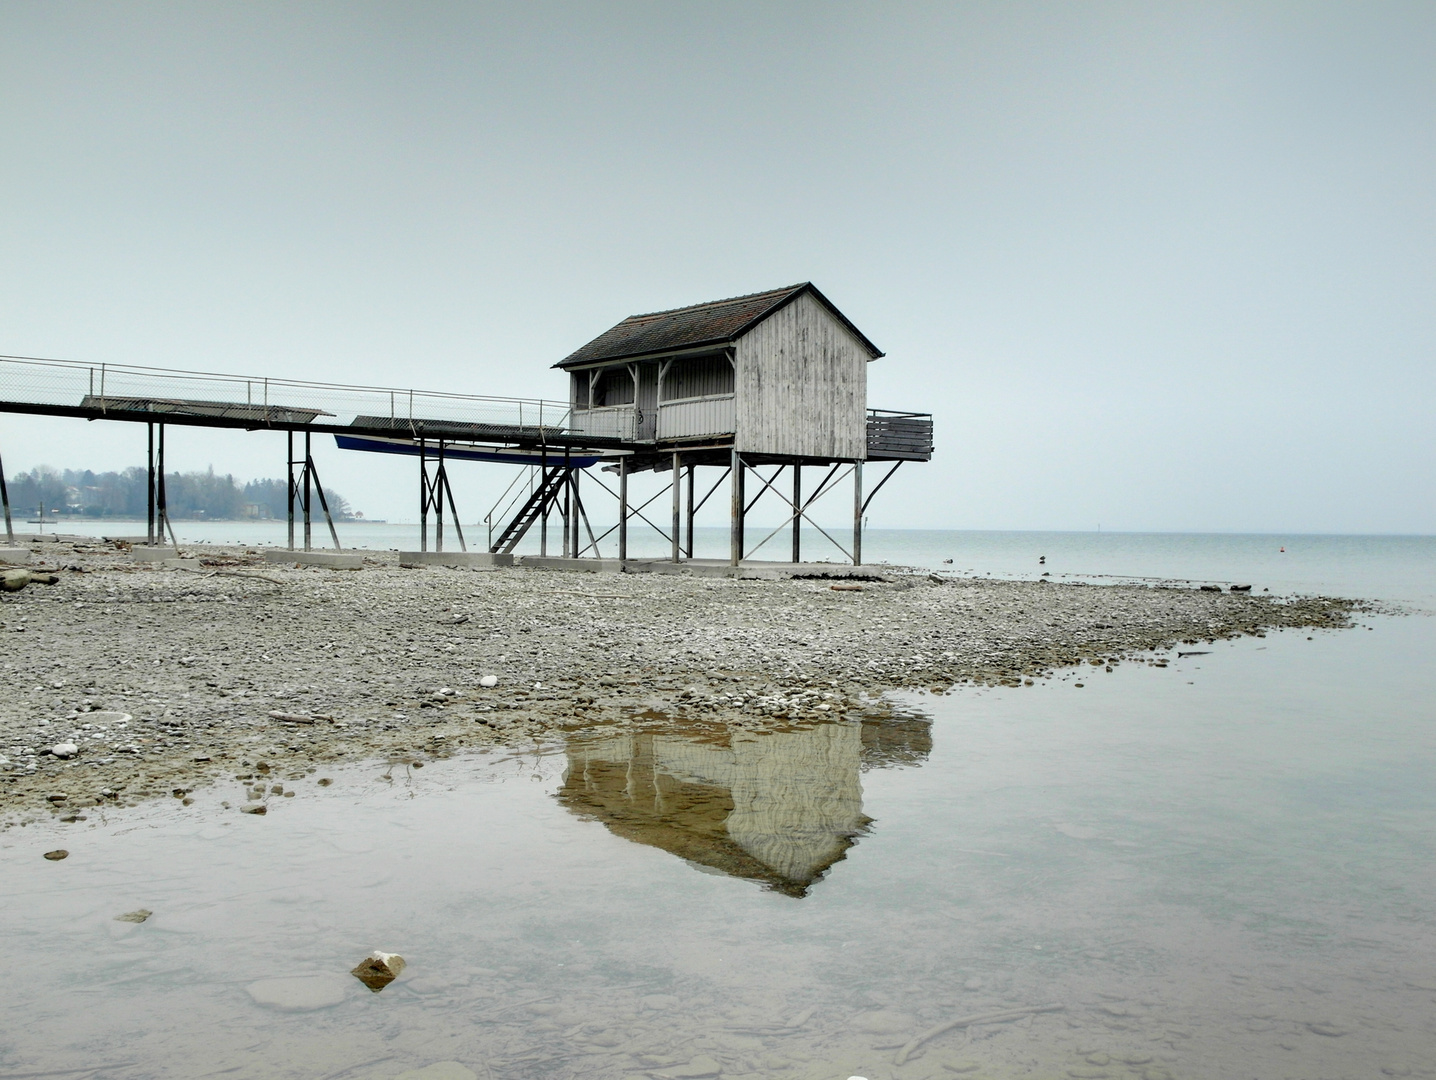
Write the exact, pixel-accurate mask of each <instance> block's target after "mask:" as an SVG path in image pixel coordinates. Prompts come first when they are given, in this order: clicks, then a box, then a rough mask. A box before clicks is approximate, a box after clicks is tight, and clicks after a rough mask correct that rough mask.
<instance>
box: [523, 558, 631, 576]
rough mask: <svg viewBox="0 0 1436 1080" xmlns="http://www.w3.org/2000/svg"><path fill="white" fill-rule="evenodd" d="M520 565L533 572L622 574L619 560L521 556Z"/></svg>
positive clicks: (621, 565)
mask: <svg viewBox="0 0 1436 1080" xmlns="http://www.w3.org/2000/svg"><path fill="white" fill-rule="evenodd" d="M518 565H520V566H526V567H528V568H529V569H531V570H577V571H580V572H582V573H589V574H621V573H623V563H621V562H619V561H618V560H617V559H565V558H562V557H561V556H558V555H520V556H519V558H518Z"/></svg>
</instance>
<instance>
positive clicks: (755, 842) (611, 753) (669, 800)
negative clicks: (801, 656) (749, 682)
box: [558, 723, 931, 897]
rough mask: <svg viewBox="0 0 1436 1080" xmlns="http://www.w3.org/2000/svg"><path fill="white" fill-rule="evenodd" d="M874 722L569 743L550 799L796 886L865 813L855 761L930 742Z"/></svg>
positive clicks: (791, 890)
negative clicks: (561, 776) (886, 732)
mask: <svg viewBox="0 0 1436 1080" xmlns="http://www.w3.org/2000/svg"><path fill="white" fill-rule="evenodd" d="M880 726H882V725H876V724H861V725H860V724H849V723H837V724H823V725H819V726H814V727H809V728H800V729H797V730H793V731H785V732H774V733H765V734H758V733H751V732H737V733H733V734H732V735H731V736H727V737H722V738H716V737H714V736H713V734H712V733H711V732H709V733H706V734H699V733H698V732H696V731H694V732H681V731H672V730H667V731H663V732H640V733H636V734H631V735H621V736H615V737H612V738H607V739H599V740H594V741H588V742H575V743H573V744H570V746H569V749H568V758H569V768H568V772H567V774H566V775H565V777H564V784H563V787H562V788H561V789H560V791H559V793H558V798H559V800H560V801H561V802H562V803H563V804H564V805H565V806H567V807H568V808H569V809H570V810H571V811H573V812H574V813H576V814H579V815H581V816H584V817H593V818H596V819H597V820H599V821H602V822H603V824H604V825H605V826H606V827H607V828H608V829H609V830H610V831H611V832H613V833H614V834H616V835H618V836H621V837H623V838H624V839H626V840H632V841H634V842H635V843H640V844H647V845H650V846H652V847H657V848H662V849H663V850H665V851H669V852H672V853H673V854H675V855H678V856H680V857H681V858H684V859H687V860H689V861H690V862H693V863H697V864H699V865H700V866H707V867H712V868H713V869H716V870H720V871H722V872H723V873H726V874H731V875H733V876H734V877H741V878H748V879H751V880H755V881H762V882H765V883H766V884H767V885H768V886H769V887H770V888H772V889H775V890H777V891H779V892H783V893H786V894H787V895H789V896H795V897H796V896H805V895H806V894H807V892H808V889H809V888H810V887H811V886H812V885H813V883H814V882H816V881H817V880H818V879H819V878H821V877H822V876H823V874H824V873H825V872H826V871H827V869H828V868H829V867H830V866H832V865H833V864H834V863H836V862H838V861H839V860H840V859H842V858H843V856H844V855H845V854H846V853H847V850H848V848H850V847H852V845H853V844H854V843H855V842H856V838H857V836H858V835H859V834H861V833H862V832H863V831H864V830H865V829H866V827H867V826H868V824H869V823H870V822H871V819H870V818H868V817H867V816H866V815H864V814H863V807H862V786H861V783H860V782H859V772H860V770H861V769H862V768H864V767H873V766H875V765H876V766H881V765H884V764H890V763H891V764H898V763H908V762H916V761H920V760H921V759H922V758H923V757H925V756H926V753H927V750H928V748H929V747H930V746H931V740H930V739H928V741H927V742H926V743H923V741H922V740H923V738H925V737H926V736H925V734H924V735H922V736H919V733H918V732H917V730H916V727H915V726H908V727H907V728H905V730H904V731H902V732H893V733H889V735H887V736H882V735H881V734H878V733H870V732H869V730H868V729H869V728H871V727H880ZM920 726H921V727H922V728H923V729H924V731H925V729H926V727H927V725H926V723H922V724H921V725H920ZM919 746H921V749H920V750H919V749H918V747H919Z"/></svg>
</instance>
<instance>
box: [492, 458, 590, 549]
mask: <svg viewBox="0 0 1436 1080" xmlns="http://www.w3.org/2000/svg"><path fill="white" fill-rule="evenodd" d="M570 471H571V470H569V469H565V468H564V467H563V466H562V465H556V466H554V467H553V468H551V469H545V470H544V472H543V478H542V480H540V482H539V483H538V485H537V486H536V487H535V488H534V490H533V492H532V493H531V494H530V495H529V497H528V499H526V500H525V501H524V504H523V505H522V506H520V507H519V510H518V513H516V514H515V515H514V516H513V519H512V520H511V521H510V522H509V523H508V524H507V525H505V526H504V529H503V532H501V533H499V536H498V539H497V540H495V541H494V543H493V545H492V546H491V547H490V548H489V550H490V551H493V552H500V553H503V554H505V555H507V554H510V553H512V552H513V550H514V548H516V547H518V546H519V541H520V540H522V539H523V538H524V534H525V533H527V532H528V531H529V529H530V528H531V527H532V526H533V523H534V522H535V521H537V520H538V519H539V515H541V514H542V513H543V512H544V511H545V510H546V509H547V508H548V507H549V506H551V505H552V504H553V501H554V500H555V499H556V498H558V495H559V492H561V491H562V490H563V485H564V482H565V481H566V480H567V479H568V473H569V472H570Z"/></svg>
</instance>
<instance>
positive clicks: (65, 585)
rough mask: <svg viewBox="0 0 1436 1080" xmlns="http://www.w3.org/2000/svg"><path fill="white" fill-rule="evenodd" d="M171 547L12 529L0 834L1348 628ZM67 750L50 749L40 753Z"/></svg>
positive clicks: (933, 594)
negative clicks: (181, 552)
mask: <svg viewBox="0 0 1436 1080" xmlns="http://www.w3.org/2000/svg"><path fill="white" fill-rule="evenodd" d="M192 551H193V552H194V553H195V554H196V555H197V556H198V557H197V558H196V559H194V560H190V561H189V563H188V565H184V566H178V565H157V564H137V563H135V562H134V561H132V557H131V556H130V555H129V554H128V553H127V552H125V551H123V550H120V549H119V548H117V547H114V546H110V545H104V544H99V543H96V544H81V543H46V544H41V545H36V546H35V548H34V553H35V554H34V561H33V562H32V563H31V564H30V565H31V566H32V567H36V568H55V569H58V570H59V573H60V581H59V583H58V584H55V585H51V586H45V585H32V586H29V587H27V588H25V589H24V590H23V591H21V592H18V593H11V594H3V598H0V635H3V641H4V644H5V648H4V650H3V660H0V663H3V665H4V671H3V675H4V679H5V683H6V686H7V692H6V694H5V695H4V698H3V702H0V820H3V823H4V825H5V826H7V827H8V826H11V825H14V824H16V823H23V822H26V821H30V820H34V819H35V818H36V816H37V815H45V816H51V815H54V816H59V817H76V818H78V817H82V816H83V815H84V814H85V809H86V807H94V806H96V805H123V804H133V803H136V802H138V801H140V800H143V799H146V798H152V797H159V796H164V797H176V798H179V799H185V798H188V797H189V796H190V794H191V792H192V791H193V789H194V788H196V787H198V786H200V785H203V784H206V783H209V782H212V781H213V780H215V779H218V778H220V777H243V778H245V779H246V780H247V781H249V782H250V783H252V785H253V786H252V787H250V788H249V789H248V795H247V798H246V803H245V805H246V807H247V808H248V809H250V810H251V811H253V810H255V809H257V808H259V807H261V806H263V805H264V804H265V802H266V801H267V800H269V799H270V798H282V797H284V795H283V784H282V783H281V784H272V783H270V781H271V780H276V779H283V778H284V777H286V776H287V777H299V776H304V775H309V774H312V773H314V772H315V771H316V770H319V769H320V768H321V767H322V766H323V765H324V764H326V763H329V762H337V761H342V760H360V759H367V758H376V757H380V758H382V757H388V758H390V759H392V760H394V761H406V762H423V761H425V760H429V759H433V758H441V757H445V756H448V755H449V754H451V753H453V752H455V751H457V750H459V749H461V748H464V747H475V746H489V745H496V744H510V745H524V744H530V743H532V742H533V741H534V740H535V739H542V738H545V737H546V736H547V735H549V734H551V733H556V732H559V731H574V730H585V729H602V728H614V729H619V730H622V729H624V728H627V727H632V726H634V725H642V724H645V723H648V722H652V721H655V720H658V719H660V718H662V717H666V716H679V717H683V718H685V719H694V718H702V719H704V720H707V721H710V722H712V723H715V724H720V725H725V726H731V727H736V728H745V727H746V728H763V727H771V726H775V725H776V726H788V725H792V724H795V723H799V724H800V723H803V722H805V721H816V720H821V719H828V718H832V717H835V716H842V715H847V714H849V713H851V712H856V711H862V712H864V713H871V711H872V710H873V709H875V708H876V709H881V708H882V707H883V706H882V702H881V700H880V695H881V694H882V693H883V692H884V691H887V690H891V689H927V690H935V691H944V690H946V689H948V688H950V687H952V686H953V685H955V684H959V683H979V684H1002V685H1021V684H1022V683H1023V682H1024V681H1025V680H1028V679H1032V680H1038V679H1045V678H1066V679H1067V680H1068V682H1069V683H1070V684H1071V685H1072V686H1073V687H1074V688H1075V687H1077V686H1080V685H1082V679H1083V678H1094V679H1095V678H1101V677H1102V676H1103V674H1104V673H1105V671H1106V670H1108V669H1111V668H1113V667H1114V666H1116V665H1118V664H1120V663H1123V662H1126V663H1132V662H1142V663H1150V664H1154V665H1157V666H1159V667H1160V666H1163V665H1165V664H1166V662H1167V654H1168V653H1169V652H1170V651H1171V650H1173V649H1181V648H1183V647H1184V646H1186V647H1191V648H1199V647H1200V643H1202V642H1210V641H1214V640H1219V639H1223V638H1230V637H1236V636H1241V635H1245V634H1260V633H1262V632H1263V631H1265V630H1266V629H1272V628H1283V627H1319V628H1334V627H1340V626H1345V625H1348V624H1349V622H1350V616H1351V613H1352V612H1353V610H1355V605H1354V604H1353V603H1352V602H1351V601H1346V600H1341V599H1334V598H1320V597H1303V598H1278V597H1273V596H1269V595H1262V594H1261V593H1260V592H1257V593H1254V594H1241V593H1230V592H1220V593H1216V592H1203V591H1199V590H1197V589H1193V588H1191V587H1176V586H1171V587H1146V586H1137V585H1113V586H1089V585H1073V584H1049V583H1047V582H1014V581H993V580H990V579H964V578H953V579H950V580H937V579H934V577H932V576H930V575H928V574H927V573H926V572H921V573H918V572H913V573H905V572H901V571H894V572H892V573H890V574H888V578H887V580H886V581H881V582H866V583H864V585H863V587H862V589H861V591H852V590H836V589H834V588H833V587H832V585H831V583H830V582H827V581H821V580H794V581H744V580H730V579H711V578H698V577H686V576H667V575H664V576H659V575H588V574H572V573H563V572H554V571H539V570H528V569H506V570H488V571H475V570H449V569H441V568H428V569H402V568H400V567H399V566H398V564H397V560H396V557H395V556H394V555H392V554H385V553H372V554H370V555H369V557H367V558H366V560H365V567H364V569H362V570H359V571H333V570H324V569H314V568H303V569H301V568H298V567H293V566H275V565H266V564H265V563H264V562H263V558H262V554H261V553H260V551H259V550H258V549H255V548H243V547H230V548H221V547H208V546H207V547H204V548H196V549H192ZM485 676H495V677H496V678H497V684H496V685H494V686H490V687H486V686H483V685H482V684H481V680H482V679H483V678H484V677H485ZM67 743H68V744H73V745H74V747H75V752H74V754H73V755H71V756H57V755H56V754H55V753H52V752H51V751H52V749H53V748H55V747H61V748H62V750H63V749H64V748H65V744H67ZM274 787H279V788H280V789H281V790H280V791H278V792H276V791H274V790H273V788H274ZM233 809H234V810H235V811H236V812H238V811H239V810H240V809H241V807H240V806H238V805H236V806H234V807H233Z"/></svg>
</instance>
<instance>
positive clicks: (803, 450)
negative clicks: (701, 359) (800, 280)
mask: <svg viewBox="0 0 1436 1080" xmlns="http://www.w3.org/2000/svg"><path fill="white" fill-rule="evenodd" d="M868 358H869V354H868V351H867V349H865V348H864V347H863V345H862V343H861V342H860V341H858V339H857V338H856V337H854V336H853V335H852V333H851V332H850V331H849V330H848V328H847V327H845V326H844V325H843V324H842V323H840V322H838V320H836V319H834V318H833V317H832V316H831V315H829V314H828V312H827V309H825V308H824V307H823V306H822V305H821V304H819V303H818V302H817V301H816V300H814V299H813V298H812V297H811V296H806V295H805V296H801V297H799V298H798V299H797V300H795V301H793V303H791V304H789V305H788V306H787V307H785V308H783V309H781V310H780V311H778V312H776V313H774V314H773V315H772V316H770V317H769V318H767V319H765V320H764V321H763V322H761V323H759V324H758V325H757V326H755V327H754V328H753V329H752V330H750V331H749V332H748V333H747V334H745V335H743V337H741V338H739V339H738V348H737V372H736V379H737V405H738V409H737V414H738V415H737V430H736V435H735V438H736V441H737V447H738V450H739V451H740V452H743V453H753V454H792V455H799V456H804V457H819V458H848V459H857V460H862V459H864V458H866V456H867V398H868Z"/></svg>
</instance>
